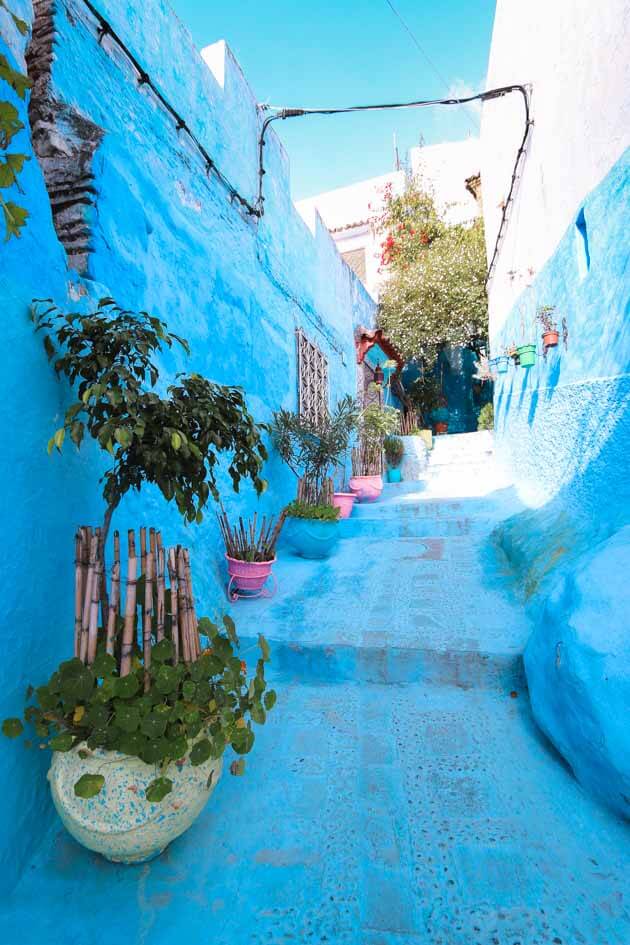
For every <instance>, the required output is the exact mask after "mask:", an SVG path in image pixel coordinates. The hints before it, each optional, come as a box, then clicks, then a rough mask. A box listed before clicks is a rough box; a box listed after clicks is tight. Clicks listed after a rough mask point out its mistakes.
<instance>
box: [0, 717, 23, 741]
mask: <svg viewBox="0 0 630 945" xmlns="http://www.w3.org/2000/svg"><path fill="white" fill-rule="evenodd" d="M23 731H24V726H23V725H22V722H21V721H20V719H5V720H4V722H3V723H2V734H3V735H6V736H7V738H17V737H18V735H21V734H22V732H23Z"/></svg>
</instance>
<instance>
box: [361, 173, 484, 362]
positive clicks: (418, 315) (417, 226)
mask: <svg viewBox="0 0 630 945" xmlns="http://www.w3.org/2000/svg"><path fill="white" fill-rule="evenodd" d="M377 222H378V227H379V230H380V232H381V233H383V234H384V236H385V239H384V242H383V244H382V256H381V266H382V268H383V269H384V270H385V271H386V272H387V273H388V276H389V278H388V281H387V282H386V284H385V287H384V290H383V295H382V298H381V305H380V311H379V325H380V327H382V328H383V329H384V330H385V332H386V333H387V335H388V337H389V338H390V339H391V341H392V342H393V344H395V345H396V347H397V348H398V349H399V351H401V352H402V353H403V354H404V355H405V356H406V357H407V358H422V359H423V361H424V363H425V366H426V367H427V368H430V367H431V365H432V364H433V363H434V362H435V359H436V357H437V354H438V352H439V350H440V348H442V347H443V346H444V345H448V344H453V345H463V346H467V345H469V344H471V343H472V342H473V341H474V340H475V339H476V338H478V337H479V336H481V337H485V336H486V335H487V328H488V305H487V297H486V290H485V277H486V250H485V242H484V235H483V223H482V221H481V220H477V221H475V223H473V224H472V226H463V225H456V226H449V225H447V224H446V223H445V222H444V220H443V219H442V218H441V217H440V215H439V214H438V212H437V210H436V208H435V204H434V201H433V198H432V196H431V195H430V194H429V193H427V192H426V191H425V190H423V188H422V186H421V184H420V183H419V182H418V181H413V182H412V183H410V184H409V186H408V187H407V189H406V190H405V191H404V193H402V194H401V195H398V196H394V195H393V194H392V192H391V190H390V191H389V192H386V194H385V209H384V212H383V213H382V215H381V216H380V217H379V219H378V221H377Z"/></svg>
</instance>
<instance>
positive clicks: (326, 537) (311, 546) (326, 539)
mask: <svg viewBox="0 0 630 945" xmlns="http://www.w3.org/2000/svg"><path fill="white" fill-rule="evenodd" d="M283 534H284V537H285V539H286V541H287V543H288V544H289V546H290V548H291V550H292V551H293V554H296V555H299V556H300V557H301V558H328V557H329V555H331V554H332V553H333V551H334V550H335V548H336V546H337V542H338V541H339V534H340V532H339V522H319V521H317V519H310V518H291V517H289V518H287V520H286V522H285V524H284V528H283Z"/></svg>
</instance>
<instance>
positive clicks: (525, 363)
mask: <svg viewBox="0 0 630 945" xmlns="http://www.w3.org/2000/svg"><path fill="white" fill-rule="evenodd" d="M517 351H518V359H519V361H520V364H521V367H525V368H527V367H532V366H533V365H534V364H535V363H536V345H519V346H518V349H517Z"/></svg>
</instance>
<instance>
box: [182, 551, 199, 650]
mask: <svg viewBox="0 0 630 945" xmlns="http://www.w3.org/2000/svg"><path fill="white" fill-rule="evenodd" d="M184 565H185V568H186V590H187V592H188V600H189V605H190V606H189V611H188V612H189V614H190V620H189V627H190V638H191V643H192V658H193V660H196V659H197V658H198V656H199V630H198V629H197V628H198V627H199V621H198V620H197V609H196V607H195V595H194V592H193V584H192V572H191V570H190V552H189V551H188V549H187V548H184Z"/></svg>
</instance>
